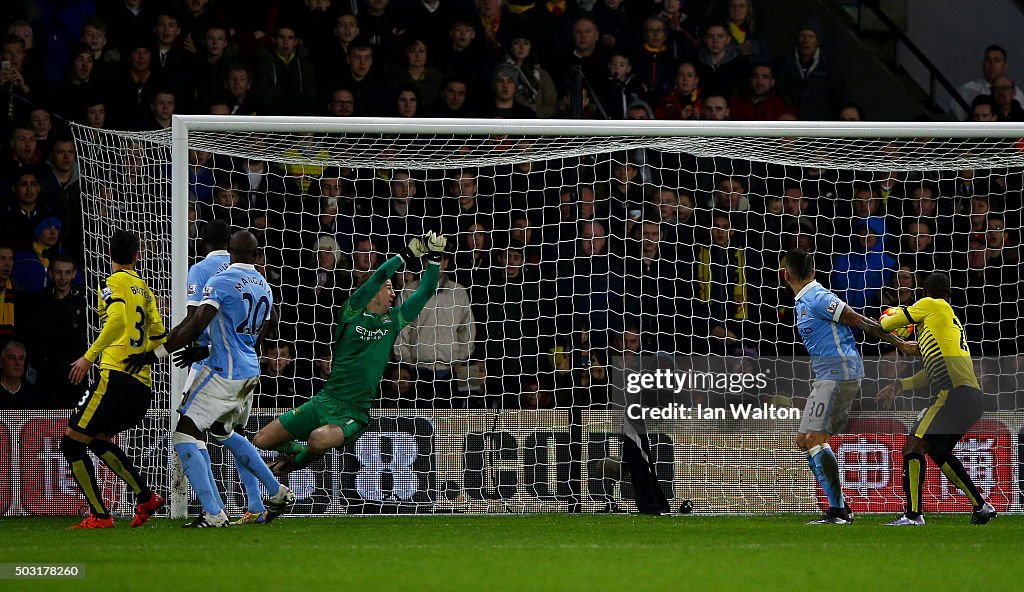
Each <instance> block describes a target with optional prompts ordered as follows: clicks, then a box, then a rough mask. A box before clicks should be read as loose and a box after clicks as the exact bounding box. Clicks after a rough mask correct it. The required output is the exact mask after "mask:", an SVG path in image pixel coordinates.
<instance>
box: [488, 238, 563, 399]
mask: <svg viewBox="0 0 1024 592" xmlns="http://www.w3.org/2000/svg"><path fill="white" fill-rule="evenodd" d="M523 262H524V256H523V253H522V251H519V250H516V249H511V248H510V249H504V250H502V251H499V254H498V266H496V267H495V268H494V271H493V274H492V276H491V282H490V286H489V288H488V296H487V315H486V321H485V322H484V323H483V325H484V334H485V335H486V338H485V339H486V342H485V343H486V349H487V351H486V358H487V363H488V365H489V366H488V368H487V374H488V375H490V376H498V377H518V376H519V375H521V374H535V373H536V372H537V355H538V354H539V353H540V352H541V351H542V348H541V346H540V344H539V343H538V340H539V339H540V335H541V332H540V291H539V288H538V284H537V282H536V281H528V280H527V279H526V274H525V273H524V269H523ZM571 277H572V276H570V278H571ZM504 390H505V391H506V392H507V391H508V390H511V387H510V385H504Z"/></svg>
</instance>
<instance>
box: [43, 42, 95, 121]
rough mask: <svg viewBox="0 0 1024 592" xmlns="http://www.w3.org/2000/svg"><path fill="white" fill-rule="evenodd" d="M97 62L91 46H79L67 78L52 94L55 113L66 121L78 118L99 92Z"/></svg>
mask: <svg viewBox="0 0 1024 592" xmlns="http://www.w3.org/2000/svg"><path fill="white" fill-rule="evenodd" d="M94 66H95V61H94V59H93V57H92V50H91V49H89V46H87V45H83V44H79V45H77V46H76V47H75V50H74V52H73V54H72V56H71V64H70V67H69V68H68V73H67V76H65V78H64V80H63V81H61V82H60V83H58V84H57V85H56V86H55V87H54V89H53V92H52V93H51V100H52V103H53V106H54V109H53V110H54V112H55V113H56V114H58V115H60V116H62V117H64V118H65V119H75V118H77V117H78V116H79V115H80V114H81V112H82V110H83V109H85V101H86V100H87V99H88V98H90V97H91V96H92V95H94V94H95V93H96V92H97V87H98V85H97V84H96V82H95V81H94V75H93V69H94Z"/></svg>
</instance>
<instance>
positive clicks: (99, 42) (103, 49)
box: [80, 16, 121, 86]
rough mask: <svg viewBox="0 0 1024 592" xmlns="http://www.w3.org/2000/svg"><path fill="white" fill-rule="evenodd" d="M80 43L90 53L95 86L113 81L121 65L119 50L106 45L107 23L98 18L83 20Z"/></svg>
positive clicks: (113, 46)
mask: <svg viewBox="0 0 1024 592" xmlns="http://www.w3.org/2000/svg"><path fill="white" fill-rule="evenodd" d="M80 41H81V42H82V43H83V44H85V46H86V47H88V48H89V49H90V50H91V51H92V59H93V72H92V73H93V79H94V81H95V82H96V84H97V86H102V85H104V84H106V83H108V82H110V81H112V80H114V78H115V76H117V73H118V70H119V66H120V65H121V50H120V49H118V48H117V46H115V45H112V44H109V43H108V38H107V21H105V20H103V19H102V18H100V17H98V16H95V17H90V18H87V19H85V25H83V26H82V37H81V39H80Z"/></svg>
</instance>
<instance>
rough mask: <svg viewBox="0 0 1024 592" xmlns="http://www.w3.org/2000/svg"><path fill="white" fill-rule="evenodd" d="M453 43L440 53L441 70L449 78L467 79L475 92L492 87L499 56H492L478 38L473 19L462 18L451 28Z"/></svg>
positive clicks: (451, 40)
mask: <svg viewBox="0 0 1024 592" xmlns="http://www.w3.org/2000/svg"><path fill="white" fill-rule="evenodd" d="M448 36H449V42H448V43H447V44H446V45H445V46H444V47H443V48H441V49H440V50H439V51H438V52H437V58H438V68H439V69H440V70H441V71H442V72H443V73H444V74H445V76H454V77H457V78H459V79H461V80H464V81H465V82H466V84H467V86H469V89H470V91H471V92H474V93H480V92H481V91H483V90H484V89H486V88H487V87H488V86H489V84H488V83H489V82H490V79H489V78H488V77H489V76H490V75H491V73H492V72H493V71H494V65H495V64H496V63H497V62H498V56H497V55H494V54H491V53H489V52H488V51H487V49H486V48H484V47H483V43H482V42H481V41H480V40H477V39H476V29H475V28H474V27H473V22H472V21H471V20H470V19H465V18H459V19H455V20H454V21H452V23H451V25H450V27H449V28H448Z"/></svg>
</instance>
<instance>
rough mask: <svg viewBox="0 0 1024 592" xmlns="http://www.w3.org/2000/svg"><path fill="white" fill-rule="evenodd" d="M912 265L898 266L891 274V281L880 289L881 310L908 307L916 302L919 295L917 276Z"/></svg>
mask: <svg viewBox="0 0 1024 592" xmlns="http://www.w3.org/2000/svg"><path fill="white" fill-rule="evenodd" d="M915 269H916V268H915V267H914V266H913V265H900V267H899V269H897V270H896V273H894V274H892V281H891V282H889V285H887V286H886V287H885V288H883V289H882V306H881V308H882V310H885V309H887V308H889V307H891V306H910V305H912V304H914V303H915V302H917V300H918V298H920V295H919V294H918V287H917V274H916V273H915Z"/></svg>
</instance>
